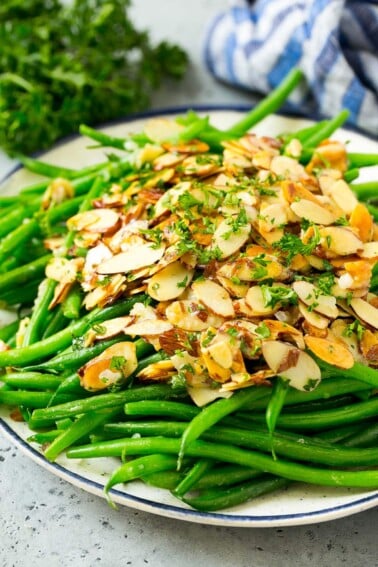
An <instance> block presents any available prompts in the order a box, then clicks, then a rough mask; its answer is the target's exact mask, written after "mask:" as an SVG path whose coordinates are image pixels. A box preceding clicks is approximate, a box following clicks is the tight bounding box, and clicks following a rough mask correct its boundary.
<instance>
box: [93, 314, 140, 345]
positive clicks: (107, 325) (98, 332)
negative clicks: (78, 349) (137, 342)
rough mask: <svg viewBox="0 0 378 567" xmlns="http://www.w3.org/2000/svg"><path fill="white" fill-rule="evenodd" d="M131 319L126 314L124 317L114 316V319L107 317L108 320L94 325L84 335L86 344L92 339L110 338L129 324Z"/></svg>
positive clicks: (120, 332)
mask: <svg viewBox="0 0 378 567" xmlns="http://www.w3.org/2000/svg"><path fill="white" fill-rule="evenodd" d="M132 321H133V317H131V316H130V315H126V316H125V317H115V318H114V319H109V321H103V322H102V323H101V324H99V325H95V326H94V327H92V328H91V329H90V330H89V331H88V332H87V334H86V336H85V344H86V346H89V345H90V344H92V343H93V341H103V340H104V339H110V338H112V337H116V336H117V335H120V334H122V333H123V332H124V330H125V327H127V325H130V324H131V323H132Z"/></svg>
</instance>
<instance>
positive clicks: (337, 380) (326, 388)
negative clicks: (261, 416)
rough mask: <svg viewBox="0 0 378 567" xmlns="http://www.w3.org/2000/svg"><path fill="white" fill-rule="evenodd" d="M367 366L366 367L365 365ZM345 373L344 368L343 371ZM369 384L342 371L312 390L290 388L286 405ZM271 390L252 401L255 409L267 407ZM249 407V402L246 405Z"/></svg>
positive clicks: (343, 392)
mask: <svg viewBox="0 0 378 567" xmlns="http://www.w3.org/2000/svg"><path fill="white" fill-rule="evenodd" d="M332 368H333V371H334V372H335V371H336V373H337V369H336V368H335V367H332ZM365 368H366V367H365ZM342 372H343V373H344V370H343V371H342ZM370 389H371V388H369V386H368V385H366V384H365V383H364V382H362V381H360V380H354V379H352V378H348V377H346V378H344V377H343V375H342V374H341V372H340V376H333V377H331V378H330V377H327V376H325V377H324V379H323V380H322V381H321V382H320V384H319V385H318V386H317V387H316V388H315V389H314V390H312V391H311V392H303V391H301V390H295V389H294V388H290V389H289V391H288V392H287V394H286V397H285V407H286V406H291V405H296V404H302V403H309V402H313V401H316V400H325V399H330V398H332V397H334V396H339V395H340V396H341V395H343V394H349V393H353V392H359V391H368V390H370ZM269 398H270V391H269V390H268V389H267V392H266V395H265V397H262V398H261V399H259V400H256V401H254V402H253V403H252V408H253V409H254V410H262V409H265V408H266V407H267V405H268V403H269ZM245 409H248V404H247V405H246V406H245Z"/></svg>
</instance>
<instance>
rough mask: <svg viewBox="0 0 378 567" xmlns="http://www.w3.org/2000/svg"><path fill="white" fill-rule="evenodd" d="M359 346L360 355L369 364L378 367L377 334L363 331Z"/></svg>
mask: <svg viewBox="0 0 378 567" xmlns="http://www.w3.org/2000/svg"><path fill="white" fill-rule="evenodd" d="M360 346H361V350H362V354H363V355H364V357H365V359H366V360H367V361H368V363H369V364H372V365H374V366H377V365H378V333H372V332H371V331H369V329H365V331H364V333H363V335H362V338H361V341H360Z"/></svg>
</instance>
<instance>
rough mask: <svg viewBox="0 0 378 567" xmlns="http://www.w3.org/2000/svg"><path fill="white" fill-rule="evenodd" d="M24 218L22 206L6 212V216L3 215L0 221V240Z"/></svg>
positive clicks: (24, 213) (24, 211)
mask: <svg viewBox="0 0 378 567" xmlns="http://www.w3.org/2000/svg"><path fill="white" fill-rule="evenodd" d="M25 216H26V210H25V207H24V206H22V205H20V206H16V207H14V208H13V207H12V210H10V211H9V212H7V214H6V215H4V216H3V218H2V219H1V224H0V238H2V237H3V236H5V235H6V234H8V233H9V232H11V231H12V230H13V229H15V228H16V227H17V226H19V225H20V223H21V222H22V221H23V220H24V218H25Z"/></svg>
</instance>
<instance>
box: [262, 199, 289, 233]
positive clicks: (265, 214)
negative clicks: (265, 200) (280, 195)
mask: <svg viewBox="0 0 378 567" xmlns="http://www.w3.org/2000/svg"><path fill="white" fill-rule="evenodd" d="M287 221H288V218H287V208H286V207H285V206H284V205H283V204H282V203H273V204H272V205H268V206H267V207H261V209H260V215H259V230H260V231H264V232H270V231H272V230H274V229H276V228H279V227H281V226H283V225H285V224H287Z"/></svg>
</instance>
